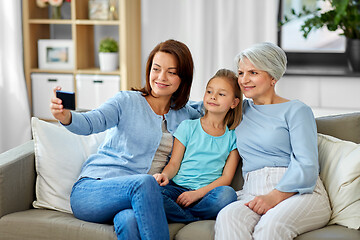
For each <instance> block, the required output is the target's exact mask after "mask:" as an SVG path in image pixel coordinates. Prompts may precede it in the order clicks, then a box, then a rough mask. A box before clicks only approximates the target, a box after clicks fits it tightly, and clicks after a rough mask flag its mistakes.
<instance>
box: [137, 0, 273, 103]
mask: <svg viewBox="0 0 360 240" xmlns="http://www.w3.org/2000/svg"><path fill="white" fill-rule="evenodd" d="M278 2H279V0H142V15H141V17H142V20H141V22H142V66H143V68H144V66H145V63H146V60H147V57H148V54H149V53H150V51H151V50H152V49H153V48H154V46H155V45H156V44H157V43H159V42H161V41H165V40H167V39H170V38H171V39H176V40H179V41H182V42H184V43H185V44H186V45H187V46H188V47H189V48H190V51H191V52H192V54H193V59H194V63H195V75H194V81H193V87H192V91H191V99H192V100H202V97H203V94H204V91H205V86H206V83H207V81H208V80H209V78H210V77H211V76H213V75H214V74H215V72H216V71H217V70H218V69H220V68H229V69H232V70H234V71H235V70H236V66H235V63H234V58H235V56H236V55H237V54H238V53H239V52H240V51H241V50H243V49H245V48H247V47H249V46H250V45H252V44H254V43H257V42H264V41H268V42H273V43H276V42H277V13H278ZM143 76H144V69H143Z"/></svg>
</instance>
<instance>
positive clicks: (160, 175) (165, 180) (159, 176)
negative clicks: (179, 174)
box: [153, 173, 169, 187]
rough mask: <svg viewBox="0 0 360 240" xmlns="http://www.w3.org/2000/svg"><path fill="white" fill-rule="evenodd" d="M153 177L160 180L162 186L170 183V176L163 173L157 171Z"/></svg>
mask: <svg viewBox="0 0 360 240" xmlns="http://www.w3.org/2000/svg"><path fill="white" fill-rule="evenodd" d="M153 177H154V178H155V180H156V181H157V182H158V184H159V185H160V186H162V187H163V186H166V185H167V184H168V183H169V178H168V177H167V176H166V175H165V174H163V173H155V174H154V175H153Z"/></svg>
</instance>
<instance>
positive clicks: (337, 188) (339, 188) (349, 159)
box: [318, 134, 360, 229]
mask: <svg viewBox="0 0 360 240" xmlns="http://www.w3.org/2000/svg"><path fill="white" fill-rule="evenodd" d="M318 147H319V162H320V177H321V179H322V181H323V182H324V185H325V188H326V190H327V192H328V194H329V198H330V203H331V207H332V215H331V219H330V222H329V224H339V225H343V226H346V227H348V228H353V229H359V227H360V145H359V144H355V143H353V142H349V141H343V140H340V139H337V138H335V137H331V136H327V135H323V134H318Z"/></svg>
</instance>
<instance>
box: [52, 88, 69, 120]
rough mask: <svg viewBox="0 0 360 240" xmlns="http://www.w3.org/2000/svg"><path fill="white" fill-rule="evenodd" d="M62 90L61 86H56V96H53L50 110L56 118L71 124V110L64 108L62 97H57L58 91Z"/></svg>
mask: <svg viewBox="0 0 360 240" xmlns="http://www.w3.org/2000/svg"><path fill="white" fill-rule="evenodd" d="M57 90H61V87H55V88H54V89H53V91H54V97H53V98H51V103H50V110H51V113H52V115H53V116H54V118H56V119H57V120H59V121H60V122H61V123H62V124H64V125H69V124H70V123H71V112H70V110H67V109H64V106H63V105H62V101H61V99H60V98H57V97H56V91H57Z"/></svg>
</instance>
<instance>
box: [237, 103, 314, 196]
mask: <svg viewBox="0 0 360 240" xmlns="http://www.w3.org/2000/svg"><path fill="white" fill-rule="evenodd" d="M235 132H236V136H237V148H238V151H239V154H240V156H241V157H242V160H243V174H244V176H245V175H246V173H248V172H250V171H254V170H258V169H261V168H264V167H287V168H288V169H287V171H286V173H285V174H284V176H283V177H282V179H281V180H280V182H279V183H278V184H277V186H276V189H278V190H279V191H282V192H299V193H300V194H303V193H311V192H312V191H313V189H314V188H315V184H316V180H317V177H318V174H319V162H318V148H317V130H316V123H315V118H314V115H313V113H312V111H311V108H310V107H308V106H307V105H305V104H304V103H302V102H300V101H298V100H292V101H289V102H285V103H279V104H268V105H255V104H254V103H253V101H251V100H244V102H243V119H242V121H241V123H240V125H239V126H238V127H237V128H236V129H235Z"/></svg>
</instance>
